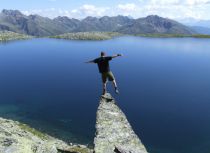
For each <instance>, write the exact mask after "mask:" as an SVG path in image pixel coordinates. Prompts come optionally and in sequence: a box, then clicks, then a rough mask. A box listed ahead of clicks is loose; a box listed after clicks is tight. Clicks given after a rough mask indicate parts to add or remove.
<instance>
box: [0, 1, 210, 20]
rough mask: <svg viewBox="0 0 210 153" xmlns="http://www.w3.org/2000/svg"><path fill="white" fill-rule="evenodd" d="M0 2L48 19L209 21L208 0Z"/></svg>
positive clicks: (209, 5)
mask: <svg viewBox="0 0 210 153" xmlns="http://www.w3.org/2000/svg"><path fill="white" fill-rule="evenodd" d="M0 4H1V5H0V10H2V9H13V10H14V9H17V10H20V11H21V12H22V13H24V14H26V15H29V14H38V15H41V16H45V17H49V18H54V17H57V16H68V17H70V18H78V19H82V18H85V17H87V16H96V17H100V16H105V15H107V16H116V15H125V16H132V17H133V18H139V17H145V16H147V15H159V16H162V17H167V18H171V19H178V20H181V19H191V18H194V19H199V20H201V19H202V20H210V0H0Z"/></svg>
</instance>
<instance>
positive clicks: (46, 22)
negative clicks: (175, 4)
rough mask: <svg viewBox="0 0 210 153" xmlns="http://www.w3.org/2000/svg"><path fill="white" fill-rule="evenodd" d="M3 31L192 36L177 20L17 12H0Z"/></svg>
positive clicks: (49, 33) (0, 24)
mask: <svg viewBox="0 0 210 153" xmlns="http://www.w3.org/2000/svg"><path fill="white" fill-rule="evenodd" d="M3 30H7V31H12V32H17V33H22V34H28V35H32V36H53V35H60V34H64V33H69V32H91V31H100V32H119V33H122V34H185V35H191V34H195V33H196V32H195V30H193V29H192V28H190V27H188V26H185V25H183V24H181V23H179V22H177V21H174V20H171V19H168V18H162V17H159V16H157V15H150V16H147V17H145V18H138V19H132V18H130V17H127V16H120V15H119V16H115V17H109V16H104V17H100V18H97V17H90V16H89V17H86V18H85V19H82V20H78V19H74V18H68V17H65V16H64V17H61V16H59V17H56V18H54V19H50V18H47V17H42V16H39V15H29V16H26V15H24V14H22V13H21V12H20V11H18V10H5V9H4V10H2V12H1V13H0V31H3Z"/></svg>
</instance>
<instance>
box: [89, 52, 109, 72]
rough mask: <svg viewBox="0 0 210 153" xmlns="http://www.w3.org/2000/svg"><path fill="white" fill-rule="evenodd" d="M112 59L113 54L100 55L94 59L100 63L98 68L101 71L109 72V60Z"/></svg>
mask: <svg viewBox="0 0 210 153" xmlns="http://www.w3.org/2000/svg"><path fill="white" fill-rule="evenodd" d="M110 60H112V57H111V56H107V57H99V58H96V59H94V60H93V62H94V63H97V64H98V69H99V72H100V73H104V72H109V71H110V67H109V61H110Z"/></svg>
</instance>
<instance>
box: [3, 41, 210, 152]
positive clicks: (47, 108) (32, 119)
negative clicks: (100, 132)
mask: <svg viewBox="0 0 210 153" xmlns="http://www.w3.org/2000/svg"><path fill="white" fill-rule="evenodd" d="M100 51H106V52H107V54H108V55H112V54H114V53H122V54H124V56H123V57H122V58H116V59H113V61H111V63H110V64H111V69H112V71H113V73H114V75H115V77H116V79H117V82H118V86H119V89H120V95H119V96H117V95H115V94H114V91H113V88H112V86H111V83H109V85H108V90H109V92H110V93H111V94H112V95H113V96H114V97H115V98H116V100H117V102H118V105H119V106H120V107H121V109H122V110H123V111H124V113H125V114H126V115H127V118H128V120H129V121H130V123H131V125H132V127H133V128H134V130H135V132H136V133H137V135H138V136H139V137H140V138H141V140H142V142H143V143H144V144H145V146H146V148H147V149H148V151H149V152H150V153H209V152H210V39H194V38H140V37H121V38H115V39H113V40H107V41H68V40H56V39H32V40H26V41H15V42H9V43H6V44H0V116H1V117H5V118H10V119H15V120H19V121H21V122H24V123H27V124H29V125H31V126H32V127H35V128H36V129H39V130H41V131H44V132H47V133H48V134H50V135H53V136H56V137H58V138H62V139H64V140H66V141H68V142H75V143H82V144H89V145H90V146H91V145H92V143H93V138H94V133H95V119H96V110H97V107H98V102H99V98H100V95H101V93H102V84H101V76H100V74H99V73H98V69H97V66H96V65H95V64H85V63H84V62H85V61H88V60H91V59H94V58H96V57H97V56H99V54H100Z"/></svg>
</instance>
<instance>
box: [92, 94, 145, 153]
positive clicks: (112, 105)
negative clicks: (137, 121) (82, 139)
mask: <svg viewBox="0 0 210 153" xmlns="http://www.w3.org/2000/svg"><path fill="white" fill-rule="evenodd" d="M94 146H95V147H94V152H95V153H147V150H146V149H145V147H144V145H143V144H142V143H141V141H140V139H139V138H138V136H137V135H136V134H135V133H134V131H133V130H132V127H131V125H130V124H129V122H128V120H127V119H126V116H125V115H124V113H123V112H122V111H121V110H120V108H119V107H118V106H117V105H116V102H115V100H114V99H113V98H112V96H111V95H110V94H106V95H104V96H102V97H101V100H100V105H99V107H98V111H97V118H96V136H95V139H94Z"/></svg>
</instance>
